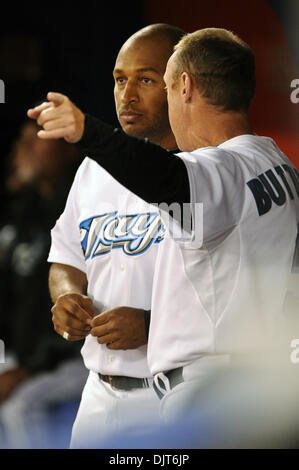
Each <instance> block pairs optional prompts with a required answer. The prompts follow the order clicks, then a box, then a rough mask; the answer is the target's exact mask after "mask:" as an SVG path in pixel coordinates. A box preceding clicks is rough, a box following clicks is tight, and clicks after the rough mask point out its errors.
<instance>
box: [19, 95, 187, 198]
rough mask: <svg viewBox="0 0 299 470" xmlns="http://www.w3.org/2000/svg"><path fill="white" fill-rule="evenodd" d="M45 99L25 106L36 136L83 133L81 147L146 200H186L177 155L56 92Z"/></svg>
mask: <svg viewBox="0 0 299 470" xmlns="http://www.w3.org/2000/svg"><path fill="white" fill-rule="evenodd" d="M47 98H48V100H49V102H45V103H43V104H42V105H40V106H38V107H36V108H34V109H32V110H29V111H28V116H29V117H31V118H33V119H37V122H38V124H39V125H41V126H42V127H43V130H41V131H39V133H38V136H39V137H40V138H43V139H49V138H52V139H57V138H62V137H63V138H64V139H65V140H67V142H72V143H78V142H79V141H80V140H81V139H82V137H83V139H82V141H81V142H80V143H78V145H79V146H80V148H81V150H82V151H84V152H85V154H86V153H88V156H89V157H90V158H92V159H94V160H96V161H97V162H98V163H99V164H100V165H101V166H102V167H103V168H105V169H106V170H107V171H108V172H109V173H111V174H112V176H113V177H114V178H116V179H117V180H118V181H119V182H120V183H121V184H123V185H124V186H126V187H127V188H128V189H130V190H131V191H132V192H134V193H135V194H137V195H138V196H139V197H141V198H142V199H144V200H145V201H147V202H149V203H158V204H159V203H162V202H164V203H167V204H169V205H170V204H172V203H173V202H178V203H184V202H189V201H190V192H189V181H188V175H187V170H186V167H185V164H184V163H183V161H182V160H181V159H180V158H179V157H178V156H176V155H174V154H172V153H171V152H168V151H167V150H165V149H163V148H161V147H159V146H158V145H155V144H152V143H150V142H148V141H146V140H144V139H138V138H135V137H132V136H128V135H127V134H125V133H124V132H123V131H121V130H120V129H114V128H113V127H112V126H110V125H108V124H106V123H104V122H102V121H100V120H96V119H95V118H91V117H90V116H86V117H85V115H84V114H83V113H82V112H81V111H80V110H79V109H78V108H77V107H76V106H75V105H74V104H73V103H72V102H71V101H70V100H69V98H67V97H66V96H64V95H61V94H60V93H48V96H47ZM84 129H85V130H84ZM83 132H84V134H83ZM91 142H93V144H91Z"/></svg>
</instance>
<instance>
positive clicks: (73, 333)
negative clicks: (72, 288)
mask: <svg viewBox="0 0 299 470" xmlns="http://www.w3.org/2000/svg"><path fill="white" fill-rule="evenodd" d="M51 312H52V314H53V315H52V321H53V324H54V329H55V331H56V332H57V333H58V334H60V335H61V336H63V333H64V332H66V333H68V335H69V336H68V341H78V340H80V339H84V338H85V337H86V336H87V335H89V333H90V330H91V326H90V325H91V321H92V318H93V317H94V316H95V315H97V313H98V312H96V309H95V307H94V306H93V303H92V300H91V299H90V298H89V297H87V296H86V295H83V294H75V293H69V294H63V295H60V296H59V297H58V298H57V300H56V303H55V305H54V306H53V307H52V309H51Z"/></svg>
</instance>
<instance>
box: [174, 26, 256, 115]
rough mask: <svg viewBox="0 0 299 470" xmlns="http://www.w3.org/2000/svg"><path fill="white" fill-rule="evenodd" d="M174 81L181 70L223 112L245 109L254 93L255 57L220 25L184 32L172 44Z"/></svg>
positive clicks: (246, 109)
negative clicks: (174, 43) (192, 79)
mask: <svg viewBox="0 0 299 470" xmlns="http://www.w3.org/2000/svg"><path fill="white" fill-rule="evenodd" d="M175 50H176V51H177V54H176V58H175V70H174V76H173V80H174V81H175V82H176V81H177V79H178V78H179V76H180V75H181V74H182V73H183V72H188V73H190V75H191V76H193V77H194V80H195V82H196V86H197V88H198V89H199V90H200V92H201V93H202V95H203V96H204V97H205V98H207V99H208V101H209V102H210V103H211V104H212V105H215V106H217V107H219V108H221V110H222V111H243V112H247V111H248V109H249V106H250V104H251V101H252V99H253V97H254V94H255V86H256V81H255V60H254V54H253V52H252V50H251V49H250V47H249V46H248V44H246V43H245V42H244V41H242V39H240V38H239V37H238V36H237V35H235V34H234V33H232V32H231V31H228V30H226V29H221V28H206V29H201V30H198V31H195V32H194V33H190V34H186V35H185V36H184V37H183V38H182V39H181V40H180V42H179V43H178V44H177V45H176V46H175Z"/></svg>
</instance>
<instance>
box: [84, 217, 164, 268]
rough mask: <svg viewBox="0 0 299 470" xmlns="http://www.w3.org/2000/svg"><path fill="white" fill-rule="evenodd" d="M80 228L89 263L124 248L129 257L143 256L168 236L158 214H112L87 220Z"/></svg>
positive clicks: (86, 258)
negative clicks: (142, 254) (100, 256)
mask: <svg viewBox="0 0 299 470" xmlns="http://www.w3.org/2000/svg"><path fill="white" fill-rule="evenodd" d="M79 228H80V233H81V246H82V249H83V253H84V256H85V260H88V259H90V258H91V259H92V258H94V257H96V256H99V255H104V254H107V253H109V252H110V251H111V250H112V249H114V248H122V250H123V252H124V253H125V254H126V255H130V256H134V255H139V254H141V253H144V252H145V251H146V250H147V249H149V247H150V246H151V245H152V244H153V243H160V242H161V241H162V240H163V238H164V235H165V227H164V225H163V224H162V221H161V219H160V217H159V214H158V213H157V212H145V213H141V214H130V215H127V214H126V215H120V214H118V211H114V212H109V213H106V214H101V215H96V216H93V217H90V218H88V219H86V220H83V222H81V223H80V226H79Z"/></svg>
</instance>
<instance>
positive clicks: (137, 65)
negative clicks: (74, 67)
mask: <svg viewBox="0 0 299 470" xmlns="http://www.w3.org/2000/svg"><path fill="white" fill-rule="evenodd" d="M170 53H171V48H170V46H169V44H168V43H167V41H165V40H164V42H163V40H162V39H159V40H158V39H155V38H151V39H144V38H143V39H141V38H139V39H137V40H136V39H135V40H133V41H131V42H130V41H127V42H126V43H125V44H124V46H123V47H122V48H121V50H120V52H119V54H118V57H117V59H116V62H115V67H114V71H113V76H114V81H115V86H114V97H115V104H116V111H117V116H118V119H119V122H120V124H121V126H122V128H123V130H124V131H125V132H126V133H128V134H130V135H134V136H137V137H143V138H145V137H147V138H148V139H149V140H151V141H152V142H155V143H158V144H160V145H163V143H162V141H163V140H165V139H167V138H169V135H172V133H171V129H170V124H169V119H168V106H167V96H166V91H165V83H164V80H163V75H164V72H165V68H166V63H167V60H168V58H169V55H170Z"/></svg>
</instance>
